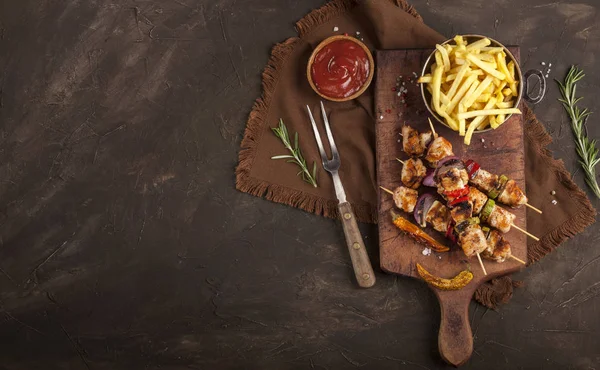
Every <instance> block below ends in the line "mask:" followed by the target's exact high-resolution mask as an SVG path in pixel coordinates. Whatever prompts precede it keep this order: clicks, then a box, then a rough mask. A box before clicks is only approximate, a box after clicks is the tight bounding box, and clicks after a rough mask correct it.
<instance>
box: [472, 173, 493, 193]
mask: <svg viewBox="0 0 600 370" xmlns="http://www.w3.org/2000/svg"><path fill="white" fill-rule="evenodd" d="M471 182H472V183H473V184H475V186H477V187H478V188H479V190H481V191H483V192H484V193H489V192H491V191H493V190H494V189H495V188H496V186H498V176H497V175H494V174H493V173H489V172H487V171H486V170H484V169H483V168H480V169H479V170H478V171H477V172H476V173H474V174H473V178H472V179H471Z"/></svg>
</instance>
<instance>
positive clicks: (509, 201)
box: [498, 180, 527, 207]
mask: <svg viewBox="0 0 600 370" xmlns="http://www.w3.org/2000/svg"><path fill="white" fill-rule="evenodd" d="M498 200H499V201H500V203H503V204H506V205H509V206H511V207H517V206H520V205H523V204H525V203H527V197H526V196H525V194H524V193H523V191H522V190H521V188H519V186H518V185H517V183H516V182H515V181H514V180H508V181H507V182H506V185H505V186H504V190H503V191H502V192H501V193H500V196H498Z"/></svg>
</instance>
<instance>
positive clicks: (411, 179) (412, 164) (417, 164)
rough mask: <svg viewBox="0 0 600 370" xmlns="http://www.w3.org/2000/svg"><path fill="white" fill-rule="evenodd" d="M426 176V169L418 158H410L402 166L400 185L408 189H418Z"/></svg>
mask: <svg viewBox="0 0 600 370" xmlns="http://www.w3.org/2000/svg"><path fill="white" fill-rule="evenodd" d="M426 175H427V168H426V167H425V165H424V164H423V162H422V161H421V160H420V159H418V158H416V159H414V158H411V159H409V160H407V161H406V162H404V166H402V177H401V179H402V183H403V184H404V185H406V186H407V187H409V188H412V189H418V188H419V186H421V182H422V181H423V179H424V178H425V176H426Z"/></svg>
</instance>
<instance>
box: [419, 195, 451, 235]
mask: <svg viewBox="0 0 600 370" xmlns="http://www.w3.org/2000/svg"><path fill="white" fill-rule="evenodd" d="M425 221H427V222H429V223H430V224H431V226H432V227H433V228H434V229H435V230H436V231H439V232H441V233H445V232H446V231H447V230H448V224H449V222H450V213H449V212H448V207H446V206H445V205H443V204H442V203H441V202H438V201H437V200H436V201H435V202H433V204H432V205H431V208H429V211H428V212H427V214H426V215H425Z"/></svg>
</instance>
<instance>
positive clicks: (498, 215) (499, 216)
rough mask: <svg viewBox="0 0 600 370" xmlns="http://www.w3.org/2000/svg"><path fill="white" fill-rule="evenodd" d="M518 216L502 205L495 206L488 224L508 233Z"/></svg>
mask: <svg viewBox="0 0 600 370" xmlns="http://www.w3.org/2000/svg"><path fill="white" fill-rule="evenodd" d="M516 217H517V216H515V215H514V214H512V213H510V212H509V211H507V210H505V209H504V208H502V207H498V206H494V209H492V212H491V213H490V216H489V217H488V219H487V224H488V225H490V226H491V227H493V228H495V229H498V230H500V231H502V232H503V233H507V232H509V231H510V226H511V225H512V223H513V221H514V220H515V218H516Z"/></svg>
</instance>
